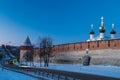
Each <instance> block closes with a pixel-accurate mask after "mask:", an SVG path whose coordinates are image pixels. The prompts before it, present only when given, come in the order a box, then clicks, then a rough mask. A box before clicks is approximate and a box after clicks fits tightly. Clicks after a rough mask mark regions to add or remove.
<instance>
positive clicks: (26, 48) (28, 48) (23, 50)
mask: <svg viewBox="0 0 120 80" xmlns="http://www.w3.org/2000/svg"><path fill="white" fill-rule="evenodd" d="M32 50H33V46H32V44H31V41H30V39H29V37H28V36H27V38H26V40H25V42H24V45H22V46H21V47H20V63H22V62H25V56H26V54H27V53H32Z"/></svg>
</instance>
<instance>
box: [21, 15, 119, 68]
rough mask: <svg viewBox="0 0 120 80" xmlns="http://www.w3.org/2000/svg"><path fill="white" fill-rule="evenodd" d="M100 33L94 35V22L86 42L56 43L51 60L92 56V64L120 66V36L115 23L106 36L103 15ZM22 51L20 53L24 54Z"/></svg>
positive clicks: (68, 60)
mask: <svg viewBox="0 0 120 80" xmlns="http://www.w3.org/2000/svg"><path fill="white" fill-rule="evenodd" d="M99 32H100V34H99V35H98V36H97V37H94V34H95V32H94V30H93V24H92V25H91V31H90V38H89V39H88V40H87V41H85V42H76V43H69V44H61V45H54V46H53V48H52V57H51V62H72V63H77V62H79V61H78V60H79V58H81V57H83V56H84V55H86V50H87V51H88V54H87V55H90V56H91V64H103V65H117V66H120V38H115V34H116V32H115V30H114V24H112V30H111V32H110V35H111V36H110V37H106V36H105V26H104V18H103V17H101V25H100V27H99ZM22 53H23V52H21V53H20V54H22ZM34 61H37V62H39V49H34Z"/></svg>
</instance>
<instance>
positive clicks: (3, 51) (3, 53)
mask: <svg viewBox="0 0 120 80" xmlns="http://www.w3.org/2000/svg"><path fill="white" fill-rule="evenodd" d="M0 63H1V64H3V65H4V64H14V63H17V57H16V56H14V54H13V52H12V51H10V49H9V48H7V46H4V45H2V46H0Z"/></svg>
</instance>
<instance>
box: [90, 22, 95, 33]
mask: <svg viewBox="0 0 120 80" xmlns="http://www.w3.org/2000/svg"><path fill="white" fill-rule="evenodd" d="M94 33H95V32H94V31H93V24H91V31H90V34H94Z"/></svg>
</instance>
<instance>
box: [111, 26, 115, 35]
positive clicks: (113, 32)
mask: <svg viewBox="0 0 120 80" xmlns="http://www.w3.org/2000/svg"><path fill="white" fill-rule="evenodd" d="M110 34H116V31H115V30H114V24H112V31H111V32H110Z"/></svg>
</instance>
